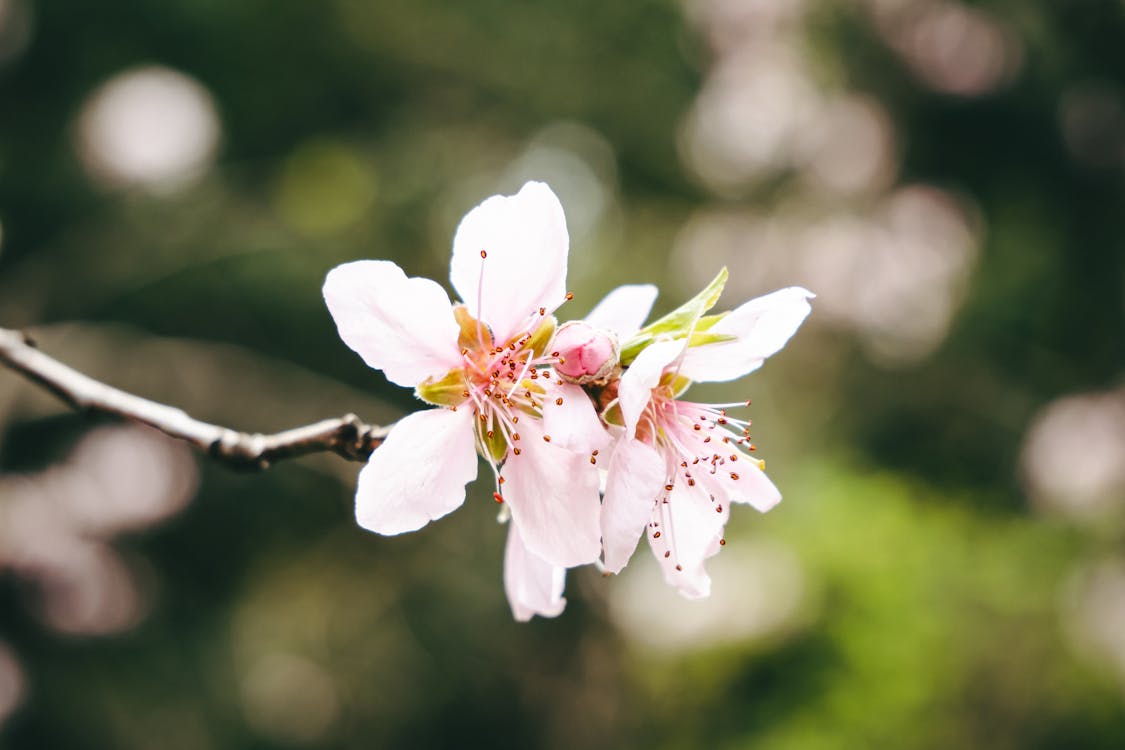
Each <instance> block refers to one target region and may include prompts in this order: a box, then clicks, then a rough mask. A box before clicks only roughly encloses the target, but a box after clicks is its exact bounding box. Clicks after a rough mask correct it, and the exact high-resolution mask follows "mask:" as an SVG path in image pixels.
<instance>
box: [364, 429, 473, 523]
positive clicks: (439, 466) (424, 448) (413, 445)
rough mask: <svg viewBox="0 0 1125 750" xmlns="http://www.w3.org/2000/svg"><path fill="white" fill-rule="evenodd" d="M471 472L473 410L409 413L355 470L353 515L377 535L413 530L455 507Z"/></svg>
mask: <svg viewBox="0 0 1125 750" xmlns="http://www.w3.org/2000/svg"><path fill="white" fill-rule="evenodd" d="M476 475H477V454H476V448H475V446H474V443H473V412H472V410H471V409H459V410H457V411H452V410H450V409H427V410H425V411H417V412H414V413H413V414H411V415H409V416H406V417H403V418H402V419H401V420H400V421H399V423H398V424H396V425H395V427H394V429H393V430H391V434H390V435H388V436H387V440H386V442H384V443H383V444H382V445H381V446H379V447H378V448H377V449H376V450H375V452H374V453H372V454H371V459H370V460H369V461H368V462H367V466H365V467H363V470H362V471H361V472H360V473H359V486H358V487H357V488H356V493H355V515H356V520H357V521H358V522H359V525H360V526H362V527H363V528H365V529H368V530H369V531H375V532H378V533H380V534H401V533H403V532H404V531H415V530H417V529H420V528H422V527H423V526H425V525H426V524H427V523H429V522H430V521H433V520H435V519H438V518H441V517H442V516H444V515H445V514H447V513H449V512H451V511H454V510H456V509H457V508H459V507H460V506H461V504H462V503H463V502H465V485H466V484H468V483H469V482H471V481H472V480H473V478H474V477H475V476H476Z"/></svg>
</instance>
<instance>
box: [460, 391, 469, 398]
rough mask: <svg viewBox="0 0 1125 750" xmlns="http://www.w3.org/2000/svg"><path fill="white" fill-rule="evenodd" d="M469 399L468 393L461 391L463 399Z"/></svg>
mask: <svg viewBox="0 0 1125 750" xmlns="http://www.w3.org/2000/svg"><path fill="white" fill-rule="evenodd" d="M468 397H469V392H468V391H461V398H468Z"/></svg>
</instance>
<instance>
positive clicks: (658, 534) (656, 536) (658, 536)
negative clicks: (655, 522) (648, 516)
mask: <svg viewBox="0 0 1125 750" xmlns="http://www.w3.org/2000/svg"><path fill="white" fill-rule="evenodd" d="M652 538H653V539H659V538H660V532H659V531H657V532H656V533H654V534H653V535H652Z"/></svg>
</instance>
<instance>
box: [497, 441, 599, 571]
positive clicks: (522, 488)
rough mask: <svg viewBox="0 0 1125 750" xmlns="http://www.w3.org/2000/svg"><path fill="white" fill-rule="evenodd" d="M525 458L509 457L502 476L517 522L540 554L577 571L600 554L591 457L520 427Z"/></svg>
mask: <svg viewBox="0 0 1125 750" xmlns="http://www.w3.org/2000/svg"><path fill="white" fill-rule="evenodd" d="M520 428H521V429H520V433H521V435H522V439H521V440H520V441H519V442H518V446H519V448H520V455H518V456H517V455H514V452H513V451H509V452H508V458H507V460H506V461H505V462H504V467H503V469H502V471H501V474H502V475H503V476H504V481H505V483H504V486H503V493H504V500H505V501H506V502H507V503H508V507H509V508H510V509H511V511H512V523H514V524H516V525H517V526H519V529H520V536H521V538H522V539H523V541H524V544H526V545H527V548H528V549H529V550H531V551H532V552H533V553H534V554H535V555H537V556H539V557H541V558H543V559H544V560H546V561H547V562H549V563H551V564H552V565H561V566H563V567H566V568H572V567H574V566H575V565H585V564H586V563H590V562H593V561H594V560H595V559H597V557H598V553H599V552H601V533H600V529H599V528H598V515H599V497H598V484H599V477H598V470H597V467H596V466H594V465H592V464H591V463H590V458H589V456H583V455H580V454H578V453H572V452H571V451H568V450H566V449H565V448H558V447H556V446H554V445H551V444H549V443H547V442H545V441H544V440H543V432H542V427H540V426H539V425H537V424H536V423H535V422H533V421H532V420H530V419H529V420H527V425H526V426H525V425H524V422H522V421H521V422H520Z"/></svg>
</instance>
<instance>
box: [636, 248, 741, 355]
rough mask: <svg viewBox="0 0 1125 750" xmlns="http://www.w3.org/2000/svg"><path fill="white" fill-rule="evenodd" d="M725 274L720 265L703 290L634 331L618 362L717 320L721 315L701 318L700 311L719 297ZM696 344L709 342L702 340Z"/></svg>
mask: <svg viewBox="0 0 1125 750" xmlns="http://www.w3.org/2000/svg"><path fill="white" fill-rule="evenodd" d="M728 276H729V273H728V272H727V269H726V267H725V266H724V267H723V269H722V270H720V271H719V273H718V274H717V275H716V276H715V278H713V279H712V280H711V283H710V284H708V285H707V286H706V287H704V288H703V291H701V292H700V293H699V294H697V295H695V296H694V297H692V298H691V299H690V300H688V301H687V302H685V303H684V304H682V305H680V306H679V307H677V308H676V309H675V310H673V311H672V312H670V313H668V314H667V315H665V316H664V317H663V318H660V319H659V320H656V321H654V322H652V323H649V324H648V325H647V326H645V327H644V328H642V329H641V330H639V331H637V333H636V334H634V335H633V337H632V338H630V339H629V340H628V341H626V342H625V344H624V345H623V346H622V347H621V364H623V365H626V366H627V365H630V364H632V362H633V360H634V359H636V358H637V355H638V354H640V353H641V351H643V350H644V348H645V347H647V346H648V345H649V344H652V343H654V342H655V341H657V340H658V339H665V340H675V339H679V338H684V337H685V336H687V335H688V333H689V332H692V333H695V332H697V331H699V330H700V329H699V326H700V324H701V323H703V324H704V326H705V327H704V329H703V331H704V332H705V331H706V330H707V329H708V328H710V327H711V326H713V325H715V323H717V322H719V320H720V319H721V318H722V316H721V315H708V316H707V317H706V319H705V318H704V314H705V313H706V312H707V311H708V310H710V309H711V308H712V307H714V306H715V303H716V302H718V301H719V297H720V296H721V295H722V293H723V287H724V286H726V283H727V277H728ZM721 340H726V339H721ZM693 342H694V337H693ZM689 343H690V342H689ZM700 343H712V342H710V341H702V342H700Z"/></svg>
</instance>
